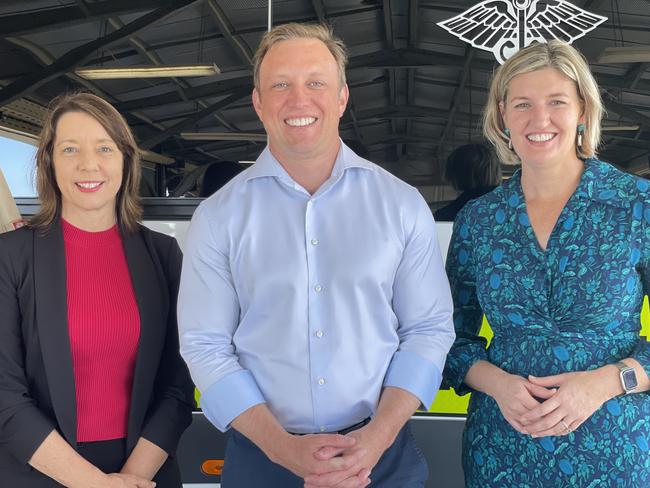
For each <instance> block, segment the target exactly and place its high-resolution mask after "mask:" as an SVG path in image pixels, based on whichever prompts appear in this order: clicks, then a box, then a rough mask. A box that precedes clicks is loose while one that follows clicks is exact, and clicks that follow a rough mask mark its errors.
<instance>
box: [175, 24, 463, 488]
mask: <svg viewBox="0 0 650 488" xmlns="http://www.w3.org/2000/svg"><path fill="white" fill-rule="evenodd" d="M255 59H256V63H255V69H254V76H255V90H254V91H253V104H254V106H255V110H256V111H257V114H258V115H259V117H260V119H261V120H262V122H263V124H264V127H265V129H266V132H267V134H268V138H269V144H268V147H267V148H266V149H265V150H264V151H263V152H262V154H261V155H260V157H259V158H258V159H257V161H256V163H255V164H254V165H252V166H251V167H250V168H248V169H246V170H245V171H243V172H242V173H240V174H239V175H237V176H236V177H235V178H234V179H233V180H232V181H230V182H229V183H227V184H226V186H224V187H223V188H222V189H221V190H219V191H218V192H217V193H215V194H214V195H213V196H212V197H210V198H208V199H206V200H205V201H204V202H202V203H201V205H200V206H199V207H198V208H197V210H196V212H195V214H194V217H193V219H192V224H191V226H190V231H189V234H188V237H187V241H186V255H185V258H184V261H183V273H182V279H181V290H180V292H179V326H180V330H181V352H182V354H183V357H184V358H185V360H186V361H187V363H188V365H189V367H190V371H191V373H192V376H193V378H194V379H195V381H196V383H197V386H198V387H199V389H200V390H201V392H202V397H201V406H202V408H203V411H204V413H205V414H206V416H207V418H208V419H209V420H210V421H211V422H212V423H214V424H215V425H216V426H217V427H218V428H219V429H221V430H222V431H225V430H227V429H229V428H230V427H232V429H231V435H230V437H229V439H228V443H227V447H226V455H225V464H224V471H223V476H222V478H221V486H222V487H224V488H230V487H235V488H239V487H254V486H265V487H278V488H280V487H281V488H291V487H300V488H302V487H303V486H306V487H312V486H339V487H341V488H346V487H358V486H366V485H367V484H368V483H369V482H370V480H369V477H370V478H371V479H372V481H373V482H374V483H375V484H376V486H388V487H398V486H399V487H400V488H409V487H413V488H414V487H418V486H419V487H422V486H424V482H425V480H426V478H427V475H428V473H427V467H426V463H425V461H424V458H423V456H422V454H421V453H420V452H419V450H418V449H417V447H416V446H415V443H414V440H413V437H412V435H411V434H410V432H409V431H408V428H406V427H404V425H405V424H406V422H407V420H408V419H409V418H410V416H411V414H412V413H413V412H414V411H415V410H416V408H418V407H419V406H420V405H425V406H428V405H429V404H430V403H431V401H432V400H433V397H434V396H435V393H436V391H437V389H438V387H439V385H440V379H441V372H442V368H443V365H444V360H445V356H446V354H447V350H448V348H449V347H450V346H451V343H452V342H453V337H454V336H453V326H452V323H451V312H452V304H451V297H450V294H449V290H448V286H447V279H446V276H445V273H444V269H443V265H442V257H441V256H440V250H439V247H438V241H437V238H436V232H435V223H434V221H433V218H432V216H431V212H430V210H429V208H428V206H427V204H426V202H425V201H424V199H423V198H422V196H421V195H420V194H419V192H418V191H417V190H416V189H415V188H412V187H410V186H408V185H406V184H405V183H403V182H402V181H400V180H398V179H397V178H395V177H394V176H393V175H391V174H389V173H387V172H386V171H384V170H383V169H381V168H380V167H378V166H376V165H374V164H372V163H370V162H369V161H366V160H364V159H362V158H360V157H359V156H357V155H356V154H355V153H353V152H352V151H351V150H350V149H349V148H348V147H347V146H345V145H344V144H343V143H342V142H341V140H340V138H339V135H338V124H339V119H340V117H341V116H342V115H343V112H344V111H345V107H346V104H347V100H348V88H347V85H346V84H345V61H346V56H345V50H344V47H343V44H342V42H341V41H340V40H338V39H336V38H334V37H333V36H332V34H331V32H330V31H329V29H327V28H326V27H323V26H309V25H301V24H286V25H281V26H278V27H276V28H274V29H273V30H272V31H271V32H270V33H267V34H266V35H265V36H264V38H263V39H262V41H261V44H260V46H259V48H258V51H257V55H256V58H255ZM294 434H303V435H294ZM342 434H345V435H342Z"/></svg>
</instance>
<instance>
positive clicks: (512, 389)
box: [492, 368, 615, 437]
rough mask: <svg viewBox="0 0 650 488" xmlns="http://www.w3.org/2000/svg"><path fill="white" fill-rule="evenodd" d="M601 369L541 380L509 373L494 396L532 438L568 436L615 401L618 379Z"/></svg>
mask: <svg viewBox="0 0 650 488" xmlns="http://www.w3.org/2000/svg"><path fill="white" fill-rule="evenodd" d="M602 369H603V368H601V369H599V370H593V371H579V372H571V373H562V374H559V375H554V376H545V377H541V378H538V377H535V376H532V375H530V376H528V378H524V377H522V376H517V375H513V374H509V373H506V374H505V376H504V377H503V379H501V381H499V382H498V383H499V384H498V386H495V387H494V389H493V395H492V397H493V398H494V399H495V401H496V402H497V404H498V406H499V409H500V410H501V413H502V415H503V417H504V418H505V419H506V420H507V421H508V423H509V424H510V425H511V426H512V427H513V428H514V429H515V430H517V431H518V432H520V433H522V434H527V435H531V436H532V437H546V436H560V435H568V434H570V433H571V432H573V431H574V430H576V429H577V428H578V427H579V426H580V425H581V424H582V423H583V422H584V421H585V420H587V419H588V418H589V417H590V416H591V415H592V414H593V413H594V412H595V411H596V410H598V409H599V408H600V407H601V406H602V405H603V403H605V402H606V401H607V400H609V399H610V398H612V396H613V395H612V394H611V391H612V389H615V384H614V383H615V381H614V378H615V376H614V375H611V374H609V375H605V374H603V372H602V371H601V370H602ZM613 386H614V388H613Z"/></svg>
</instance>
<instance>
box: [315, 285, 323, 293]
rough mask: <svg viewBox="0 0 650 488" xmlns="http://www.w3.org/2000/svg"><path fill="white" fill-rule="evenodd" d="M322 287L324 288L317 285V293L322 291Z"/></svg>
mask: <svg viewBox="0 0 650 488" xmlns="http://www.w3.org/2000/svg"><path fill="white" fill-rule="evenodd" d="M322 289H323V287H322V286H320V285H316V286H315V287H314V290H316V293H320V292H321V290H322Z"/></svg>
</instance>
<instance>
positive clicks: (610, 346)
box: [444, 159, 650, 488]
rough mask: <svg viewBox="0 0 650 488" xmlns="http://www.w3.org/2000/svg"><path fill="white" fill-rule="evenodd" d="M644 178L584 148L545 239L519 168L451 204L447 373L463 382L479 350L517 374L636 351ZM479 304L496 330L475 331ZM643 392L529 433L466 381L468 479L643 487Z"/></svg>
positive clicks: (646, 229)
mask: <svg viewBox="0 0 650 488" xmlns="http://www.w3.org/2000/svg"><path fill="white" fill-rule="evenodd" d="M649 188H650V184H649V183H648V182H647V181H646V180H643V179H639V178H636V177H634V176H631V175H628V174H626V173H623V172H621V171H619V170H617V169H616V168H614V167H613V166H611V165H609V164H607V163H603V162H601V161H598V160H596V159H590V160H587V161H585V170H584V172H583V175H582V177H581V180H580V183H579V185H578V188H577V189H576V191H575V192H574V194H573V195H572V196H571V198H570V199H569V201H568V202H567V204H566V206H565V208H564V209H563V210H562V213H561V214H560V217H559V219H558V221H557V223H556V225H555V228H554V229H553V231H552V233H551V236H550V238H549V241H548V244H547V249H546V251H544V250H543V249H542V248H541V247H540V246H539V244H538V241H537V239H536V237H535V235H534V233H533V229H532V227H531V225H530V222H529V220H528V215H527V212H526V203H525V201H524V196H523V193H522V190H521V174H520V172H519V171H517V172H516V173H515V175H514V176H513V177H512V178H511V179H510V180H508V181H507V182H505V183H504V184H503V185H502V186H500V187H499V188H497V189H496V190H494V191H493V192H491V193H488V194H487V195H484V196H483V197H480V198H479V199H477V200H474V201H473V202H471V203H469V204H468V205H467V206H466V207H465V208H464V209H463V210H462V211H461V213H460V214H459V215H458V217H457V219H456V222H455V224H454V232H453V236H452V241H451V245H450V248H449V256H448V258H447V273H448V275H449V280H450V284H451V288H452V292H453V297H454V304H455V312H454V323H455V327H456V334H457V339H456V342H455V343H454V346H453V347H452V349H451V352H450V354H449V356H448V360H447V366H446V368H445V373H444V374H445V379H446V381H447V382H448V383H449V384H451V386H453V387H454V388H455V390H456V392H458V393H459V394H460V395H463V394H465V393H468V392H470V391H471V390H470V389H469V387H468V386H467V385H465V384H464V383H463V380H464V378H465V375H466V374H467V371H468V370H469V368H470V367H471V366H472V365H473V364H474V363H475V362H476V361H479V360H486V361H489V362H491V363H492V364H495V365H496V366H498V367H500V368H502V369H503V370H505V371H507V372H509V373H512V374H517V375H521V376H524V377H525V376H527V375H529V374H532V375H535V376H548V375H555V374H559V373H563V372H567V371H583V370H589V369H594V368H598V367H600V366H603V365H605V364H609V363H614V362H616V361H618V360H620V359H623V358H627V357H633V358H635V359H637V360H638V361H639V362H640V363H641V365H643V367H644V368H645V370H646V371H647V372H650V343H648V342H647V341H646V338H645V337H642V336H639V331H640V320H639V316H640V312H641V305H642V302H643V296H644V294H646V293H647V292H648V290H649V287H650V191H649ZM482 314H485V315H486V317H487V319H488V322H489V323H490V325H491V327H492V329H493V331H494V338H493V339H492V342H491V344H490V347H489V348H488V349H486V348H485V347H486V341H485V340H484V339H482V338H480V337H478V335H477V334H478V330H479V327H480V324H481V318H482ZM649 443H650V395H649V394H648V393H638V394H631V395H627V396H624V397H617V398H614V399H612V400H610V401H608V402H606V403H605V404H604V405H603V406H602V408H600V409H599V410H598V411H597V412H595V413H594V414H593V415H592V416H591V417H590V418H589V419H587V420H586V421H585V422H584V423H583V424H582V425H581V426H580V427H579V428H578V429H576V430H575V432H573V433H571V434H569V435H568V436H561V437H545V438H539V439H533V438H531V437H530V436H526V435H522V434H520V433H518V432H517V431H516V430H514V429H513V428H512V427H511V426H510V425H509V424H508V423H507V422H506V420H505V419H504V418H503V416H502V415H501V412H500V411H499V408H498V406H497V404H496V402H495V401H494V400H493V399H492V398H491V397H489V396H487V395H484V394H481V393H478V392H474V393H473V394H472V398H471V401H470V405H469V411H468V417H467V423H466V426H465V432H464V436H463V467H464V470H465V479H466V484H467V486H468V487H470V488H473V487H477V488H478V487H480V488H492V487H507V488H513V487H521V488H523V487H544V488H546V487H585V488H593V487H602V488H604V487H607V488H610V487H621V488H622V487H630V488H631V487H634V488H641V487H650V450H649V447H648V445H649Z"/></svg>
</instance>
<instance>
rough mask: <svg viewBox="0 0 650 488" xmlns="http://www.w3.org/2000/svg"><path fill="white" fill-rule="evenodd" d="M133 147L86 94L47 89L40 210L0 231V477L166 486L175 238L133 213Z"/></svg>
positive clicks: (188, 391)
mask: <svg viewBox="0 0 650 488" xmlns="http://www.w3.org/2000/svg"><path fill="white" fill-rule="evenodd" d="M138 153H139V151H138V148H137V146H136V144H135V141H134V139H133V136H132V134H131V132H130V130H129V128H128V126H127V124H126V122H125V121H124V119H123V118H122V117H121V115H120V114H119V113H118V112H117V111H116V110H115V109H114V108H113V107H111V106H110V105H109V104H108V103H106V102H105V101H103V100H102V99H100V98H98V97H96V96H94V95H91V94H84V93H82V94H74V95H68V96H63V97H61V98H59V99H58V100H57V101H56V102H55V103H54V104H53V107H52V110H51V112H50V113H49V114H48V117H47V118H46V120H45V122H44V125H43V131H42V133H41V138H40V142H39V148H38V152H37V155H36V166H37V187H38V193H39V197H40V200H41V209H40V211H39V213H38V214H37V215H36V216H35V217H34V218H33V219H32V221H31V223H30V225H29V226H28V227H25V228H22V229H19V230H17V231H14V232H10V233H8V234H3V235H2V236H0V310H2V321H0V336H1V337H2V341H0V479H2V483H3V485H6V486H16V487H22V486H25V487H26V486H29V487H30V488H41V487H43V488H45V487H55V486H61V485H63V486H69V487H95V486H97V487H129V488H133V487H140V488H143V487H151V486H154V483H152V482H151V481H150V480H151V479H152V478H153V479H154V480H155V481H156V483H157V486H158V488H161V487H180V486H181V481H180V473H179V470H178V466H177V464H176V460H175V459H174V457H173V454H174V452H175V449H176V445H177V443H178V440H179V437H180V435H181V433H182V432H183V430H184V429H185V428H186V427H187V425H188V424H189V423H190V420H191V402H192V384H191V382H190V379H189V375H188V373H187V369H186V367H185V365H184V363H183V361H182V360H181V358H180V356H179V353H178V339H177V328H176V318H175V309H176V307H175V302H176V294H177V287H178V280H179V275H180V266H181V253H180V250H179V248H178V245H177V243H176V241H175V240H174V239H172V238H170V237H167V236H165V235H162V234H158V233H156V232H152V231H150V230H148V229H146V228H144V227H142V226H141V225H140V224H139V221H140V217H141V208H140V205H139V201H138V197H137V188H138V184H139V177H140V167H139V154H138Z"/></svg>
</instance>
